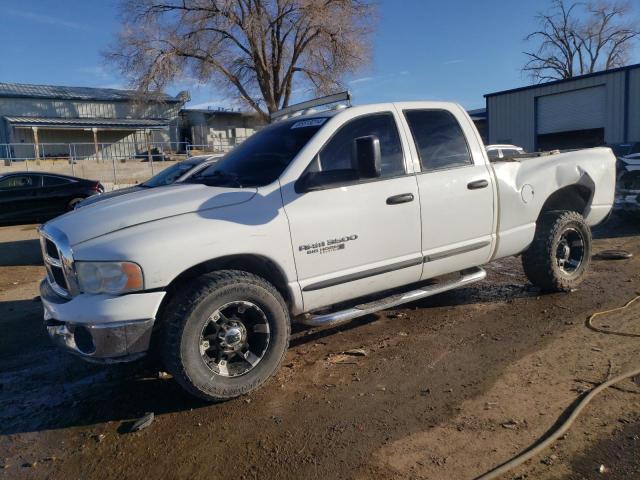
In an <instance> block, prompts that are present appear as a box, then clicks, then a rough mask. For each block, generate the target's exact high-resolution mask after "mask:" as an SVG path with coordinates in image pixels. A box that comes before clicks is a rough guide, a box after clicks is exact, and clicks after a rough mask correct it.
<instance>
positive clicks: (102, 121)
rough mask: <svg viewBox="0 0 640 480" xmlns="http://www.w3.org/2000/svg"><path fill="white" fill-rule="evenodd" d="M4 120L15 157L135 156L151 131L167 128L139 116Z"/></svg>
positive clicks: (160, 123)
mask: <svg viewBox="0 0 640 480" xmlns="http://www.w3.org/2000/svg"><path fill="white" fill-rule="evenodd" d="M5 120H6V122H7V125H8V126H9V128H10V129H11V133H12V138H13V139H14V142H16V143H14V145H13V150H14V152H13V155H14V158H28V157H32V158H36V159H40V158H47V157H70V156H73V157H74V158H83V157H89V156H93V155H95V158H101V157H103V156H112V155H114V154H115V155H118V156H120V157H123V156H129V155H135V154H136V152H137V151H139V150H141V149H139V148H138V145H141V146H144V149H146V150H147V151H148V150H149V148H150V147H149V145H150V143H151V133H152V131H154V130H167V129H168V128H169V123H168V121H166V120H151V119H142V118H138V119H134V118H45V117H5ZM21 144H24V146H22V145H21ZM72 149H73V151H72ZM78 149H80V150H81V151H78ZM20 150H24V151H20ZM112 150H113V151H112Z"/></svg>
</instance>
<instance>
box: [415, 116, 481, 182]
mask: <svg viewBox="0 0 640 480" xmlns="http://www.w3.org/2000/svg"><path fill="white" fill-rule="evenodd" d="M404 114H405V117H406V118H407V122H408V123H409V128H410V129H411V134H412V135H413V140H414V141H415V143H416V148H417V149H418V155H419V156H420V164H421V165H422V171H423V172H424V171H431V170H440V169H443V168H453V167H463V166H466V165H471V164H473V161H472V160H471V154H470V153H469V147H468V146H467V139H466V138H465V136H464V133H463V132H462V128H460V124H458V121H457V120H456V119H455V117H454V116H453V115H452V114H451V113H450V112H447V111H446V110H409V111H405V112H404Z"/></svg>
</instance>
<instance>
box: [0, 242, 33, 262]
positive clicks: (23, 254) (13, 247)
mask: <svg viewBox="0 0 640 480" xmlns="http://www.w3.org/2000/svg"><path fill="white" fill-rule="evenodd" d="M42 264H43V263H42V254H41V253H40V242H39V241H38V240H35V239H34V240H16V241H12V242H2V243H0V267H23V266H30V265H42Z"/></svg>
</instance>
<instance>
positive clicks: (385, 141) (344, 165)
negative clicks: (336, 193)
mask: <svg viewBox="0 0 640 480" xmlns="http://www.w3.org/2000/svg"><path fill="white" fill-rule="evenodd" d="M366 136H375V137H376V138H378V140H379V141H380V154H381V155H380V161H381V167H382V168H381V170H382V175H381V176H382V177H396V176H399V175H403V174H404V173H405V168H404V156H403V154H402V144H401V143H400V135H399V134H398V128H397V126H396V122H395V120H394V118H393V115H392V114H391V113H382V114H375V115H367V116H364V117H359V118H356V119H353V120H351V121H349V122H348V123H346V124H345V125H343V126H342V127H341V128H340V129H339V130H338V132H337V133H336V134H335V135H333V137H332V138H331V139H330V140H329V142H328V143H327V144H326V145H325V146H324V147H323V148H322V150H320V153H319V154H318V155H317V156H316V158H315V159H314V161H313V162H312V163H311V165H310V166H309V168H308V171H311V172H327V171H332V170H349V169H352V168H353V145H354V140H355V139H356V138H359V137H366Z"/></svg>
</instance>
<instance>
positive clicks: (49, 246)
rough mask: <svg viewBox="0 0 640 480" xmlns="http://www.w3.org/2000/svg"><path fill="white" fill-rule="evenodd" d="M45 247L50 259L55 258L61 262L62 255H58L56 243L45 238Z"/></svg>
mask: <svg viewBox="0 0 640 480" xmlns="http://www.w3.org/2000/svg"><path fill="white" fill-rule="evenodd" d="M44 246H45V250H46V253H47V255H49V257H51V258H54V259H56V260H60V253H58V247H56V244H55V243H53V242H52V241H51V240H49V239H48V238H45V240H44Z"/></svg>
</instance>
